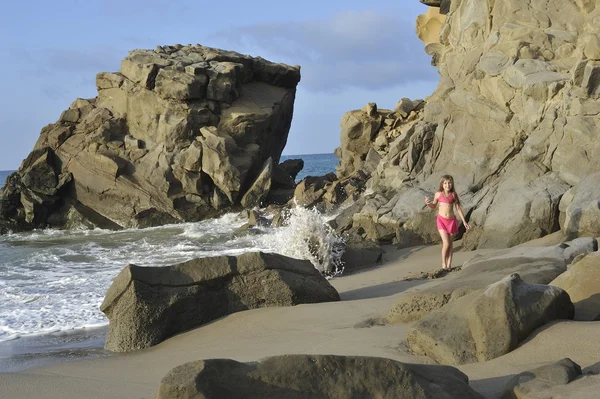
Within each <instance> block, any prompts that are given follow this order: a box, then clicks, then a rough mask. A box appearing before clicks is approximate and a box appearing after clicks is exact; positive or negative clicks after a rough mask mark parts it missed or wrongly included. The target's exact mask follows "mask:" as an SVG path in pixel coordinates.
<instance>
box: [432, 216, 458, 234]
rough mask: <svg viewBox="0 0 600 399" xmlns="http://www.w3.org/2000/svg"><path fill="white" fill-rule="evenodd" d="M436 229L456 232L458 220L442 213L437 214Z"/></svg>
mask: <svg viewBox="0 0 600 399" xmlns="http://www.w3.org/2000/svg"><path fill="white" fill-rule="evenodd" d="M436 224H437V229H438V230H444V231H445V232H446V233H448V234H456V233H458V220H456V218H451V219H448V218H445V217H443V216H442V215H438V216H437V223H436Z"/></svg>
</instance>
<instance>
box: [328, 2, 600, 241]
mask: <svg viewBox="0 0 600 399" xmlns="http://www.w3.org/2000/svg"><path fill="white" fill-rule="evenodd" d="M422 2H423V3H425V4H427V5H430V6H434V7H436V8H438V9H436V10H433V11H432V10H430V11H429V12H427V13H426V14H424V15H422V16H420V17H419V19H418V20H417V33H418V34H419V36H420V37H421V38H422V39H423V41H424V42H425V44H426V46H425V51H426V52H427V53H428V54H430V55H431V56H432V63H433V64H434V65H436V66H437V67H438V69H439V73H440V82H439V85H438V87H437V89H436V90H435V92H434V93H433V94H432V95H431V96H430V97H429V98H427V100H426V103H422V102H421V101H418V102H413V101H410V100H409V99H403V100H401V101H400V102H399V103H398V105H397V106H396V107H395V109H394V110H378V109H377V107H376V105H375V104H369V105H367V106H366V107H365V108H363V109H362V110H357V111H351V112H348V113H347V114H346V115H344V117H343V118H342V123H341V127H342V132H341V146H340V148H338V150H337V152H336V153H337V155H338V157H340V164H339V166H338V170H337V177H338V178H339V179H340V180H341V181H347V179H349V178H355V179H358V180H360V181H361V182H362V183H363V184H364V185H365V186H366V191H365V193H366V194H365V195H363V196H362V199H361V200H360V202H357V201H356V199H355V200H354V202H353V205H352V207H351V208H350V210H349V211H347V212H345V213H343V214H342V215H341V216H340V217H339V218H338V219H339V220H338V221H336V226H337V228H338V230H340V231H346V232H347V233H348V234H350V235H355V236H358V237H360V238H363V239H365V238H366V239H370V240H374V241H378V242H394V243H399V244H406V245H410V244H415V243H423V242H434V241H436V240H438V234H437V231H436V230H435V224H434V217H435V215H434V213H433V212H432V211H430V210H429V209H428V208H425V207H424V203H423V198H424V196H425V195H431V193H432V192H433V191H435V190H436V189H437V185H438V182H439V179H440V176H441V175H443V174H452V175H453V176H454V178H455V181H456V187H457V190H458V191H459V193H460V195H461V199H462V202H463V206H464V207H465V209H466V213H467V215H468V216H467V217H468V219H469V222H470V224H471V225H472V226H474V228H473V229H472V230H471V231H470V232H469V233H468V234H466V236H465V240H464V244H465V246H466V247H467V248H475V247H508V246H512V245H516V244H519V243H521V242H524V241H527V240H531V239H534V238H537V237H540V236H543V235H545V234H548V233H550V232H553V231H556V230H558V229H560V228H562V229H563V231H564V233H565V234H566V235H569V236H571V237H573V236H577V235H591V236H594V235H596V236H597V235H600V209H599V208H600V206H599V199H600V190H598V189H597V188H595V187H597V186H598V183H600V174H599V173H598V172H599V171H600V140H599V139H600V133H599V128H600V6H598V5H597V1H595V0H550V1H520V0H507V1H476V0H451V1H450V0H442V1H435V0H422ZM436 29H437V32H436ZM435 38H437V40H435ZM592 180H595V182H596V183H595V184H594V183H591V181H592ZM355 186H356V185H355ZM582 186H585V187H582ZM328 190H329V191H333V185H331V186H328V187H325V188H324V192H328ZM584 192H585V194H582V193H584ZM577 193H579V194H577ZM576 195H578V197H577V199H574V198H575V196H576ZM324 198H325V199H324V200H323V201H325V202H327V200H326V198H327V197H324ZM359 203H360V206H359V205H358V204H359ZM340 222H341V224H340ZM591 226H596V227H591Z"/></svg>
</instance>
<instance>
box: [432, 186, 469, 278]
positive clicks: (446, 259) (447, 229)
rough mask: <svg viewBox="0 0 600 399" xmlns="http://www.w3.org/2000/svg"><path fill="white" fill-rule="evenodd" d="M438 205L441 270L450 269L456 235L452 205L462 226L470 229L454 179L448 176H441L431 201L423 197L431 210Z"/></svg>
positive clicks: (456, 223)
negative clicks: (455, 189) (441, 244)
mask: <svg viewBox="0 0 600 399" xmlns="http://www.w3.org/2000/svg"><path fill="white" fill-rule="evenodd" d="M438 202H439V204H440V209H439V213H438V216H437V229H438V231H439V232H440V236H441V237H442V242H443V246H442V269H443V270H450V269H452V251H453V247H452V241H453V240H454V236H455V235H456V233H458V221H457V220H456V216H454V205H456V211H457V212H458V215H459V216H460V218H461V219H462V222H463V225H464V226H465V228H466V229H467V230H469V229H470V228H471V227H470V226H469V224H468V223H467V221H466V220H465V215H464V213H463V209H462V206H461V205H460V200H459V199H458V194H457V193H456V191H454V178H453V177H452V176H450V175H444V176H442V178H441V180H440V186H439V188H438V191H437V193H435V196H434V197H433V201H431V200H430V199H429V198H427V197H425V204H426V205H427V206H428V207H430V208H431V209H435V206H436V205H437V204H438Z"/></svg>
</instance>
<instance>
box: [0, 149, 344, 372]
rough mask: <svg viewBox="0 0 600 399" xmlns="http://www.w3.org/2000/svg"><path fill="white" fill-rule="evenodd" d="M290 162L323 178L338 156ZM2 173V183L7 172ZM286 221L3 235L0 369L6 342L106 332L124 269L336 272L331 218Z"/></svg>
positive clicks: (231, 219) (304, 212) (228, 219)
mask: <svg viewBox="0 0 600 399" xmlns="http://www.w3.org/2000/svg"><path fill="white" fill-rule="evenodd" d="M289 158H302V159H304V161H305V166H304V170H303V172H302V174H301V175H299V176H298V179H301V178H303V177H304V176H306V175H324V174H326V173H328V172H331V171H333V170H334V169H335V165H336V163H337V159H336V158H335V157H334V156H333V154H320V155H300V156H288V157H283V158H282V160H285V159H289ZM0 173H1V174H0V182H2V183H4V180H5V178H6V176H7V175H8V174H9V173H10V172H0ZM288 217H289V224H288V225H287V226H285V227H281V228H260V229H251V230H244V229H242V230H240V227H241V226H243V225H244V224H245V223H246V222H247V220H246V219H244V218H243V217H240V216H239V215H237V214H227V215H224V216H222V217H220V218H217V219H212V220H206V221H202V222H197V223H182V224H175V225H166V226H161V227H154V228H147V229H126V230H120V231H111V230H102V229H95V230H71V231H64V230H50V229H47V230H36V231H33V232H27V233H18V234H7V235H2V236H0V362H1V360H2V344H3V343H7V342H8V341H11V340H16V339H19V338H22V337H28V336H32V335H35V336H42V337H44V336H45V337H46V338H43V339H42V341H43V342H46V343H47V345H51V346H52V345H54V346H55V347H60V345H61V344H60V342H59V341H60V339H58V340H57V339H55V338H51V337H56V333H57V332H65V331H74V330H75V331H76V330H84V329H93V327H99V326H106V325H107V323H108V320H107V319H106V317H105V316H104V314H103V313H102V312H100V310H99V306H100V304H101V303H102V301H103V299H104V295H105V294H106V291H107V289H108V287H109V286H110V284H111V283H112V280H113V279H114V277H115V276H116V275H117V274H118V273H119V272H120V271H121V270H122V269H123V267H125V266H126V265H127V264H136V265H139V266H147V267H156V266H166V265H172V264H175V263H179V262H184V261H186V260H189V259H193V258H197V257H208V256H220V255H239V254H241V253H244V252H248V251H264V252H274V253H280V254H282V255H286V256H290V257H294V258H299V259H308V260H310V261H311V262H312V263H313V265H314V266H315V267H316V268H317V269H319V270H322V269H323V268H324V267H325V265H327V264H330V265H334V271H335V269H336V268H337V271H338V272H339V270H341V264H340V256H341V253H340V251H339V248H340V243H341V240H340V238H339V237H337V236H336V235H335V233H334V232H333V231H331V229H330V228H329V227H328V226H327V224H326V217H327V216H326V215H321V214H319V213H318V212H317V211H315V210H310V209H304V208H301V207H298V208H295V209H293V210H292V211H291V213H290V214H289V216H288ZM309 242H310V243H312V245H313V246H314V245H315V243H316V246H317V247H318V251H315V250H314V248H313V250H311V249H310V248H309V245H308V243H309ZM88 338H89V337H88ZM95 338H96V339H99V338H98V337H95ZM3 341H4V342H3ZM54 341H56V342H54ZM37 342H40V340H38V341H37ZM13 346H14V345H13ZM71 346H72V345H71ZM0 369H1V367H0ZM0 371H1V370H0Z"/></svg>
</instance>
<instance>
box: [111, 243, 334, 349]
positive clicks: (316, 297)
mask: <svg viewBox="0 0 600 399" xmlns="http://www.w3.org/2000/svg"><path fill="white" fill-rule="evenodd" d="M339 299H340V297H339V295H338V293H337V291H336V290H335V289H334V288H333V287H332V286H331V285H330V284H329V282H328V281H327V280H326V279H325V278H324V277H323V276H321V274H320V273H319V272H318V271H317V270H316V269H315V267H314V266H313V265H312V264H311V263H310V262H309V261H305V260H298V259H292V258H288V257H285V256H282V255H276V254H265V253H261V252H251V253H246V254H243V255H240V256H238V257H232V256H220V257H215V258H202V259H193V260H190V261H187V262H184V263H180V264H177V265H173V266H167V267H139V266H135V265H129V266H127V267H126V268H124V269H123V270H122V271H121V273H119V275H118V276H117V277H116V278H115V280H114V281H113V283H112V285H111V286H110V288H109V289H108V292H107V293H106V297H105V298H104V302H103V303H102V305H101V306H100V310H101V311H102V312H104V313H105V314H106V316H107V317H108V319H109V330H108V335H107V338H106V343H105V348H106V349H108V350H111V351H115V352H125V351H130V350H134V349H142V348H146V347H149V346H152V345H156V344H158V343H159V342H161V341H163V340H164V339H166V338H168V337H170V336H172V335H175V334H177V333H179V332H182V331H185V330H189V329H191V328H194V327H197V326H199V325H201V324H204V323H207V322H209V321H211V320H214V319H217V318H219V317H223V316H225V315H228V314H230V313H234V312H239V311H242V310H246V309H254V308H260V307H267V306H293V305H297V304H300V303H316V302H327V301H339Z"/></svg>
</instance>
